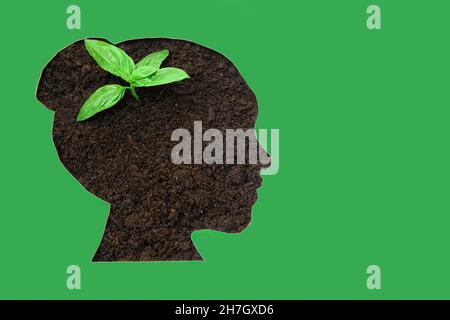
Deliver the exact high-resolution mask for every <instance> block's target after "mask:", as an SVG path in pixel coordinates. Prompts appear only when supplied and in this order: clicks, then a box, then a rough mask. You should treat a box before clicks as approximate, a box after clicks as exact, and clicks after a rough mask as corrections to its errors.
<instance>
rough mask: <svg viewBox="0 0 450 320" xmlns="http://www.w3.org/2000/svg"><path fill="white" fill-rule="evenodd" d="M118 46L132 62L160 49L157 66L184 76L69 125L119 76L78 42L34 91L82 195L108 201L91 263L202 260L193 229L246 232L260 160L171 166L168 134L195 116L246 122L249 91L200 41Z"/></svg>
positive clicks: (189, 125)
mask: <svg viewBox="0 0 450 320" xmlns="http://www.w3.org/2000/svg"><path fill="white" fill-rule="evenodd" d="M104 41H106V40H104ZM117 46H119V47H120V48H122V49H123V50H125V52H127V53H128V54H129V55H130V56H131V57H132V58H133V59H134V61H135V62H138V61H139V60H140V59H141V58H143V57H144V56H146V55H147V54H149V53H151V52H154V51H157V50H162V49H164V48H167V49H169V50H170V56H169V57H168V58H167V59H166V60H165V61H164V63H163V65H162V67H165V66H171V67H178V68H182V69H183V70H185V71H186V72H187V73H188V74H189V75H190V76H191V79H188V80H184V81H182V82H178V83H174V84H169V85H164V86H158V87H151V88H138V89H137V93H138V95H139V97H140V100H141V101H140V102H137V101H135V100H134V99H133V98H132V96H131V94H130V92H129V91H127V93H126V95H125V97H124V99H123V100H122V101H121V102H119V103H118V104H117V105H116V106H114V107H112V108H110V109H108V110H105V111H103V112H101V113H98V114H97V115H95V116H93V117H92V118H90V119H88V120H87V121H84V122H76V115H77V113H78V111H79V109H80V107H81V105H82V104H83V102H84V101H85V100H86V99H87V98H88V97H89V96H90V95H91V94H92V93H93V92H94V91H95V90H96V89H97V88H99V87H101V86H103V85H106V84H114V83H117V84H123V85H126V83H124V82H123V81H122V80H121V79H120V78H118V77H115V76H113V75H111V74H109V73H108V72H106V71H104V70H103V69H101V68H100V67H99V66H97V64H96V63H95V61H94V60H93V59H92V58H91V57H90V56H89V54H88V53H87V51H86V49H85V47H84V42H83V41H79V42H76V43H74V44H72V45H70V46H69V47H67V48H65V49H63V50H62V51H60V52H59V53H58V54H57V55H56V56H55V57H54V58H53V59H52V60H51V61H50V62H49V64H48V65H47V66H46V67H45V69H44V71H43V73H42V77H41V79H40V82H39V87H38V92H37V98H38V99H39V101H41V102H42V103H43V104H44V105H45V106H46V107H47V108H49V109H51V110H53V111H55V117H54V124H53V140H54V144H55V147H56V150H57V152H58V155H59V158H60V160H61V162H62V163H63V164H64V166H65V167H66V168H67V169H68V170H69V172H70V173H71V174H72V175H73V176H74V177H75V178H76V179H77V180H78V181H79V182H80V183H81V184H82V185H83V186H84V187H85V188H86V189H87V190H88V191H89V192H91V193H93V194H94V195H96V196H98V197H100V198H101V199H103V200H105V201H107V202H109V203H110V204H111V208H110V215H109V218H108V221H107V223H106V227H105V232H104V235H103V239H102V241H101V243H100V245H99V247H98V249H97V252H96V253H95V256H94V258H93V261H164V260H201V259H202V257H201V256H200V254H199V253H198V251H197V249H196V248H195V246H194V244H193V243H192V240H191V233H192V232H193V231H195V230H201V229H213V230H217V231H223V232H230V233H235V232H241V231H242V230H244V229H245V228H246V227H247V226H248V224H249V223H250V220H251V210H252V206H253V204H254V203H255V202H256V200H257V192H256V189H257V188H258V187H259V186H260V184H261V182H262V180H261V177H260V169H261V167H262V166H261V165H260V164H256V165H248V164H247V165H227V164H223V165H217V164H214V165H207V164H202V165H194V164H192V165H190V164H183V165H176V164H173V163H172V162H171V151H172V148H173V147H174V146H175V145H176V144H177V143H178V142H173V141H171V135H172V132H173V131H174V130H175V129H178V128H186V129H188V130H189V131H190V132H192V131H193V124H194V121H202V122H203V129H204V130H206V129H208V128H217V129H220V130H222V131H223V132H224V131H225V129H228V128H243V129H247V128H254V126H255V121H256V117H257V113H258V105H257V101H256V97H255V95H254V94H253V92H252V91H251V90H250V88H249V87H248V85H247V84H246V83H245V81H244V79H243V78H242V77H241V75H240V74H239V72H238V70H237V69H236V67H235V66H234V65H233V64H232V63H231V62H230V61H229V60H228V59H227V58H225V57H224V56H223V55H221V54H219V53H218V52H215V51H213V50H210V49H208V48H205V47H203V46H200V45H198V44H195V43H192V42H188V41H182V40H173V39H160V38H158V39H140V40H132V41H126V42H123V43H120V44H117ZM80 236H81V235H80Z"/></svg>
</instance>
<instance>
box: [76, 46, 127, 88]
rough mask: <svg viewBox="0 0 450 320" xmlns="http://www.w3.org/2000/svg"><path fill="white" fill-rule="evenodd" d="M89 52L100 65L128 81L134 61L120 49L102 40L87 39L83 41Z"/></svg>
mask: <svg viewBox="0 0 450 320" xmlns="http://www.w3.org/2000/svg"><path fill="white" fill-rule="evenodd" d="M84 43H85V46H86V49H87V51H88V52H89V54H90V55H91V56H92V58H94V60H95V61H96V62H97V63H98V65H99V66H100V67H102V68H103V69H104V70H106V71H108V72H110V73H112V74H113V75H115V76H118V77H121V78H122V79H124V80H125V81H128V82H130V81H131V79H132V77H131V75H132V73H133V70H134V68H135V66H134V61H133V59H131V57H130V56H129V55H127V54H126V53H125V51H123V50H122V49H120V48H118V47H116V46H113V45H111V44H108V43H106V42H103V41H98V40H89V39H86V40H85V41H84Z"/></svg>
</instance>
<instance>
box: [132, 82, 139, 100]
mask: <svg viewBox="0 0 450 320" xmlns="http://www.w3.org/2000/svg"><path fill="white" fill-rule="evenodd" d="M130 91H131V95H132V96H133V97H134V98H135V99H136V100H137V101H140V100H139V96H138V95H137V93H136V89H135V88H134V86H133V85H131V86H130Z"/></svg>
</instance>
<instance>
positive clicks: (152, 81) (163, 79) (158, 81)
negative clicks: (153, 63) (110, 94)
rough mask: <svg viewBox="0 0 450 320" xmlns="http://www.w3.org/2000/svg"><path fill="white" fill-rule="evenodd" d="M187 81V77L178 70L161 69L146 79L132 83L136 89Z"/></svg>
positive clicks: (183, 72) (182, 71)
mask: <svg viewBox="0 0 450 320" xmlns="http://www.w3.org/2000/svg"><path fill="white" fill-rule="evenodd" d="M183 79H189V75H188V74H187V73H186V72H185V71H184V70H181V69H178V68H162V69H159V70H158V71H156V72H155V73H154V74H153V75H151V76H150V77H148V78H144V79H140V80H135V81H133V84H134V86H136V87H153V86H159V85H162V84H167V83H172V82H176V81H181V80H183Z"/></svg>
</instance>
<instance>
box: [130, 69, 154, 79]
mask: <svg viewBox="0 0 450 320" xmlns="http://www.w3.org/2000/svg"><path fill="white" fill-rule="evenodd" d="M156 71H158V68H155V67H154V66H142V67H137V68H136V69H134V71H133V75H132V78H133V80H140V79H144V78H147V77H149V76H151V75H152V74H154V73H155V72H156Z"/></svg>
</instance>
